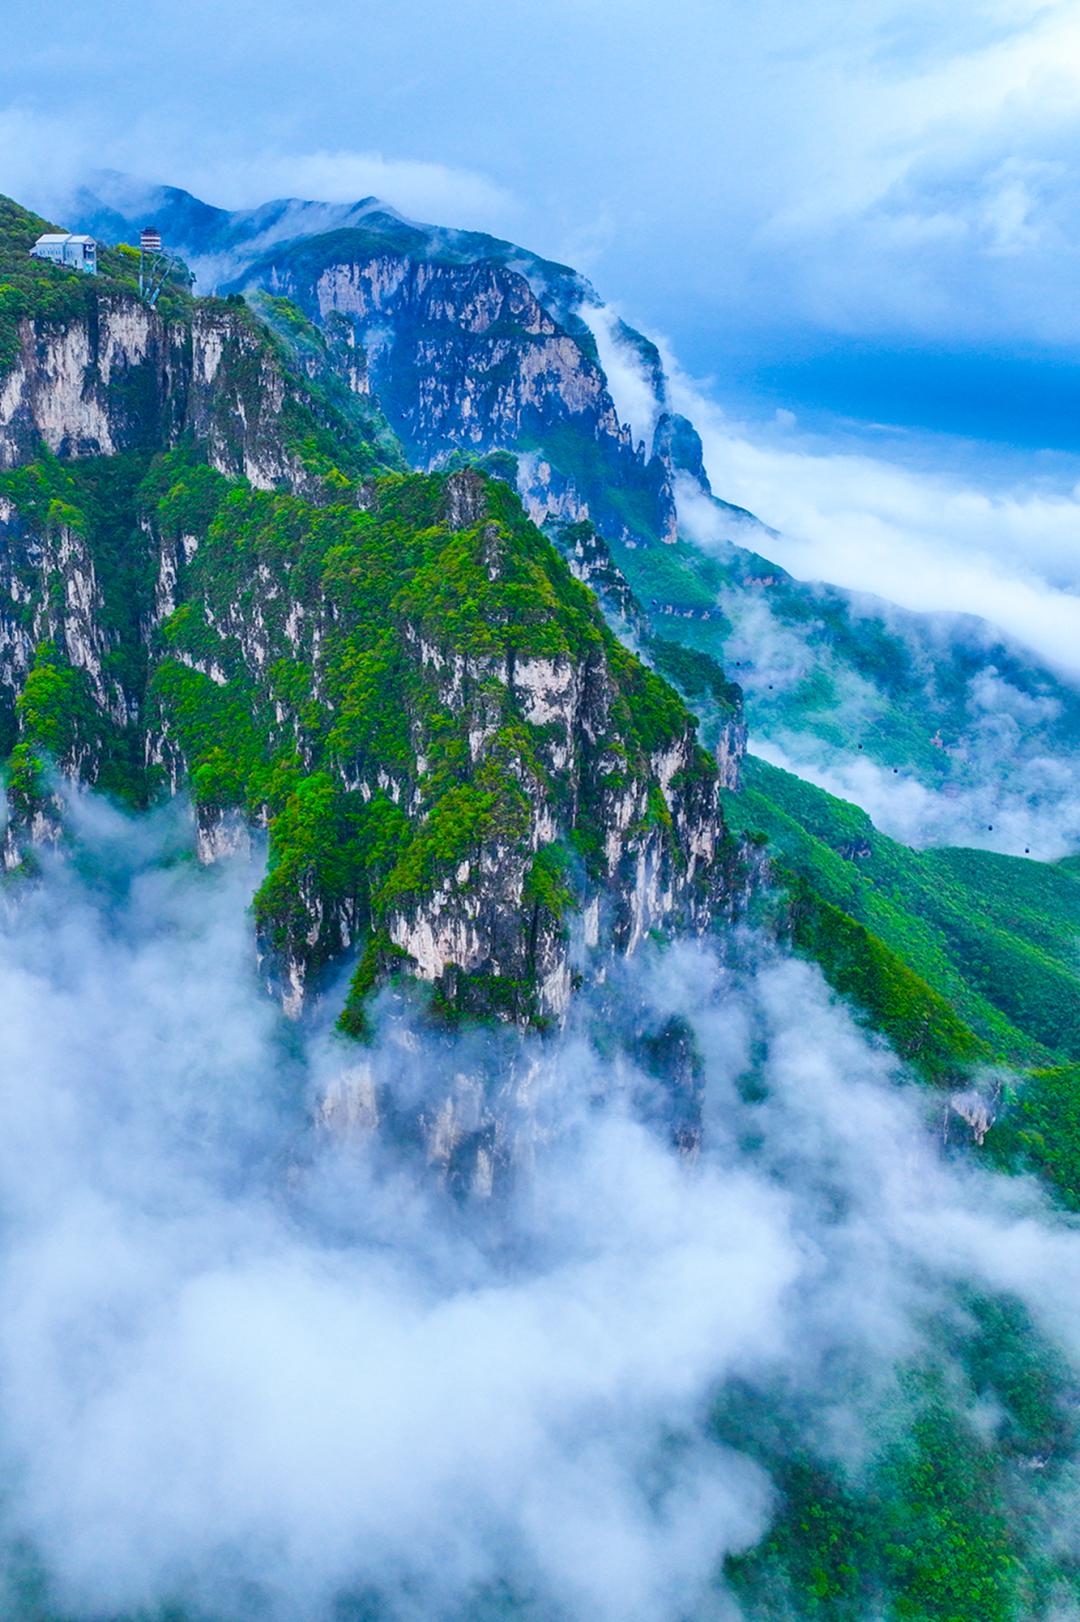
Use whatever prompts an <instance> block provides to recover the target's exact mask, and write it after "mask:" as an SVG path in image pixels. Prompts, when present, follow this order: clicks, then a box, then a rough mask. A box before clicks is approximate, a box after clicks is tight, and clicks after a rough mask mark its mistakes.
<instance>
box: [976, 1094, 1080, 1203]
mask: <svg viewBox="0 0 1080 1622" xmlns="http://www.w3.org/2000/svg"><path fill="white" fill-rule="evenodd" d="M986 1144H987V1149H988V1150H989V1152H990V1154H991V1155H992V1156H993V1157H994V1158H995V1159H996V1160H998V1162H999V1163H1000V1164H1003V1165H1006V1166H1010V1167H1013V1168H1014V1169H1017V1170H1021V1169H1023V1170H1028V1171H1034V1172H1037V1173H1038V1174H1039V1176H1041V1177H1043V1178H1045V1180H1046V1182H1047V1183H1048V1184H1049V1185H1050V1187H1051V1188H1052V1189H1053V1190H1054V1193H1055V1194H1056V1195H1057V1197H1058V1199H1059V1200H1060V1201H1061V1203H1062V1204H1063V1205H1064V1206H1066V1207H1067V1208H1068V1209H1069V1210H1070V1211H1078V1212H1080V1066H1077V1065H1060V1066H1057V1067H1055V1068H1054V1069H1050V1070H1034V1071H1032V1072H1031V1073H1030V1074H1029V1075H1027V1076H1025V1077H1023V1078H1020V1079H1019V1080H1017V1081H1014V1082H1012V1083H1010V1085H1009V1086H1008V1088H1007V1090H1006V1093H1005V1097H1004V1099H1003V1100H1002V1105H1001V1109H1000V1113H999V1115H998V1119H997V1120H996V1121H995V1123H994V1125H993V1127H992V1128H991V1131H990V1133H989V1135H988V1137H987V1140H986Z"/></svg>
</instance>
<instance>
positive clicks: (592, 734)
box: [148, 473, 740, 1021]
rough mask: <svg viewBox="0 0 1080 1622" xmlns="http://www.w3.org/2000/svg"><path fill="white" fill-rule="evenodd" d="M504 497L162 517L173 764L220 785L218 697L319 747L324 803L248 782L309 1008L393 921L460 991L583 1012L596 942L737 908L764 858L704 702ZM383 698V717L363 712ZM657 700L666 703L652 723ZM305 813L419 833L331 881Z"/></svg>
mask: <svg viewBox="0 0 1080 1622" xmlns="http://www.w3.org/2000/svg"><path fill="white" fill-rule="evenodd" d="M500 490H501V487H498V486H494V485H491V484H489V483H488V482H487V481H485V480H483V479H481V478H480V477H478V476H477V475H476V474H473V473H463V474H458V475H454V476H452V477H450V478H449V479H447V480H445V481H443V480H429V481H417V482H416V484H415V494H414V492H413V488H412V487H409V486H408V481H406V487H405V488H403V487H402V485H401V484H393V483H391V484H389V485H388V486H386V487H385V488H382V487H375V488H373V489H370V490H368V491H367V492H365V493H364V495H363V507H362V509H361V511H359V512H358V511H357V510H356V506H355V503H354V505H353V507H352V509H344V508H343V509H340V510H337V509H333V508H331V509H328V510H326V511H325V513H324V516H323V518H322V519H321V520H320V524H319V529H320V532H321V537H320V541H319V542H317V543H314V545H315V546H317V547H321V550H319V551H317V554H316V555H313V553H312V551H310V550H309V547H311V546H312V545H313V543H312V542H311V540H310V538H309V537H307V536H305V535H304V534H303V533H299V532H298V531H297V528H296V526H297V524H298V523H299V521H300V519H301V514H300V513H299V512H298V511H297V509H296V507H295V504H294V505H293V506H292V507H288V506H287V505H286V507H285V508H282V507H281V506H280V505H279V506H278V508H277V510H276V511H275V510H272V509H269V508H262V509H260V508H259V507H258V506H254V507H252V506H250V505H248V506H247V508H246V510H245V511H244V513H243V514H242V515H241V513H240V511H239V509H237V526H238V527H237V529H236V530H235V531H233V530H232V529H231V528H230V527H228V526H226V525H225V524H223V523H222V522H221V521H220V520H219V525H218V529H219V531H220V533H216V534H215V533H212V534H211V535H210V536H209V537H204V538H202V539H201V540H199V539H198V538H197V537H194V536H188V537H184V536H180V537H179V538H177V537H176V536H175V535H170V534H168V533H165V532H162V531H159V532H158V545H159V563H158V570H159V574H158V588H157V598H158V601H159V603H160V604H161V605H162V611H165V610H168V609H169V607H170V605H173V604H175V603H177V602H179V604H180V607H179V608H173V609H172V612H171V614H170V615H169V617H168V618H167V619H166V620H165V622H164V631H165V633H166V642H167V644H168V645H167V647H166V648H165V649H163V656H164V660H165V663H164V664H163V666H162V667H161V668H162V677H161V687H160V691H161V694H162V696H161V698H159V700H158V702H157V704H156V705H155V707H154V710H153V715H152V718H151V722H150V727H149V732H148V748H149V749H150V752H151V754H152V756H153V758H154V760H155V761H156V762H158V763H160V764H161V765H162V766H163V767H165V768H166V769H167V770H168V773H169V777H170V780H171V781H178V780H180V778H181V777H182V776H183V775H185V774H187V775H188V776H189V777H190V776H191V775H192V774H194V780H195V782H196V784H197V785H198V783H199V782H200V773H201V772H202V771H204V770H205V768H204V767H203V766H201V765H200V763H199V759H198V758H197V756H193V752H192V736H191V733H190V731H189V730H188V727H187V720H186V715H187V710H188V708H189V707H190V703H191V701H192V696H193V695H196V696H197V697H198V700H199V702H200V703H204V704H206V705H207V706H208V707H209V706H212V707H216V708H218V709H220V710H221V711H222V713H228V712H229V710H230V707H231V706H232V704H233V703H234V702H235V703H236V704H237V705H238V706H239V707H241V708H242V709H243V711H244V712H245V714H247V713H251V714H252V715H255V716H257V717H261V718H262V720H261V725H263V726H265V729H266V730H265V735H264V736H263V738H262V741H261V742H260V744H259V749H260V752H261V753H262V754H263V755H264V756H266V757H269V758H275V757H279V756H280V757H285V756H289V757H291V758H292V759H294V760H295V762H296V767H295V769H296V771H297V772H298V773H299V774H300V778H299V782H298V793H300V794H308V795H310V796H311V799H310V802H309V804H306V805H305V806H304V808H303V813H302V810H301V803H300V800H299V799H296V798H295V797H294V799H293V801H291V802H287V803H286V804H285V805H284V806H283V807H282V808H281V809H280V810H279V812H278V814H277V816H276V817H275V807H274V804H273V803H272V802H262V803H260V802H259V801H258V800H255V801H253V800H252V799H251V797H250V796H248V798H247V813H248V817H249V819H250V820H253V821H256V822H264V823H267V822H268V823H269V826H270V834H271V849H272V852H273V851H274V849H275V840H277V843H278V848H279V849H280V852H281V858H280V862H279V866H278V867H277V868H276V869H275V868H274V867H272V870H271V875H270V879H269V880H268V885H269V889H268V890H267V893H266V895H265V896H264V906H263V930H262V935H263V940H264V943H265V949H266V954H267V955H266V966H267V972H268V974H270V976H271V978H272V979H275V980H276V982H277V983H278V985H279V986H280V988H281V991H282V995H283V998H284V1001H285V1004H286V1006H287V1007H288V1008H289V1009H290V1010H291V1011H294V1012H298V1011H299V1010H300V1008H301V1007H302V1006H303V1003H304V1001H305V998H306V996H307V995H308V992H309V990H310V987H311V986H312V984H313V983H315V981H314V980H313V976H314V977H317V975H318V973H319V971H320V969H321V967H322V966H323V965H325V964H326V963H328V962H329V961H331V960H332V959H333V958H334V957H336V956H337V955H339V954H340V953H341V951H343V950H344V949H346V948H348V947H349V946H351V945H353V944H354V943H356V942H359V941H363V940H365V939H367V940H368V941H369V943H370V942H375V941H382V942H383V945H382V946H372V952H373V953H375V954H376V955H377V954H378V953H380V952H381V953H382V954H383V958H384V959H386V960H387V961H390V962H392V963H405V964H406V965H407V966H408V967H409V969H410V971H411V972H412V973H414V974H415V975H416V976H417V977H419V978H420V979H421V980H424V981H427V982H428V983H430V984H432V985H434V986H436V987H437V988H438V991H439V995H440V997H441V998H442V999H443V1000H444V1001H445V1002H446V1003H447V1004H448V1005H449V1006H452V1007H454V1008H457V1009H460V1010H462V1011H470V1010H472V1011H477V1012H491V1011H495V1012H497V1013H501V1014H503V1015H505V1016H506V1017H507V1018H511V1019H519V1018H525V1019H537V1020H540V1021H546V1020H550V1019H555V1020H559V1019H561V1018H562V1017H563V1015H564V1014H565V1012H566V1009H567V1006H568V1004H569V1000H570V994H571V988H572V984H573V979H574V973H575V968H574V964H575V953H577V954H578V955H579V956H580V953H581V952H582V951H584V952H585V953H586V954H588V953H589V952H590V951H600V952H601V955H602V954H603V953H604V952H612V951H614V952H616V953H629V952H632V951H633V950H634V949H635V948H636V947H637V946H638V945H639V943H640V942H641V941H642V939H643V938H644V937H645V935H646V934H648V932H649V931H650V930H653V929H668V928H675V927H679V928H687V929H691V930H701V929H705V928H707V927H709V926H710V924H711V923H713V922H715V921H716V919H717V918H719V917H722V916H725V915H726V914H727V913H728V912H729V911H730V909H731V906H732V905H733V895H734V890H735V888H736V881H735V878H734V874H735V872H736V869H737V868H738V865H739V861H740V855H739V852H738V850H737V849H736V847H735V845H734V843H733V842H732V841H731V840H730V839H729V838H728V837H727V836H726V835H725V831H724V825H723V819H722V816H721V813H720V807H719V786H720V779H719V775H718V773H717V770H716V767H715V764H714V762H713V761H712V760H711V759H710V757H708V756H707V755H706V754H705V753H704V751H703V750H702V749H701V747H700V745H699V744H698V742H697V739H696V737H695V731H694V722H693V720H692V717H691V716H690V715H689V713H688V712H687V711H686V710H685V709H684V708H683V707H682V706H681V705H680V704H679V703H678V701H677V700H676V699H675V696H674V694H673V693H671V692H670V689H666V688H664V686H663V684H662V683H661V682H660V681H659V679H658V678H656V677H653V676H652V675H651V674H650V673H649V672H648V671H647V669H645V667H643V666H642V665H640V664H639V662H638V661H637V660H635V659H634V658H633V656H631V655H629V654H627V653H626V651H625V650H624V649H622V648H620V647H619V645H618V644H617V643H616V642H615V641H614V639H613V638H612V637H611V635H610V633H608V632H607V631H606V630H605V628H604V626H603V622H602V620H601V618H600V616H599V612H598V609H597V607H596V605H595V602H594V601H593V600H592V599H591V598H590V597H589V596H588V595H587V594H586V593H584V592H583V591H581V590H580V588H576V587H575V586H574V583H573V582H572V580H571V579H570V577H569V575H568V573H567V571H566V570H565V568H564V566H563V565H562V564H561V563H560V561H559V559H558V558H557V556H556V554H555V553H554V551H553V550H552V549H551V548H550V547H549V546H548V545H547V543H545V542H544V541H543V540H542V538H541V537H540V536H539V534H538V533H537V532H536V531H535V530H534V529H533V528H532V526H531V525H528V524H526V522H525V520H524V519H523V517H522V516H521V514H520V508H517V509H516V510H517V512H518V518H517V519H516V520H514V519H513V518H512V516H511V515H512V512H513V510H514V508H515V503H514V502H513V498H512V497H511V496H510V495H509V493H508V492H503V493H501V494H500ZM406 499H407V500H408V502H409V505H410V511H411V512H412V514H413V519H414V522H416V523H418V524H422V528H421V530H420V533H421V535H422V537H423V539H422V542H419V543H411V544H410V545H408V546H406V548H405V550H404V551H403V552H400V553H399V554H398V556H397V558H396V577H395V579H394V580H392V581H391V582H390V583H389V587H388V588H387V590H386V593H385V595H379V596H378V597H377V601H373V600H371V599H370V598H369V596H368V592H369V589H370V587H369V579H370V573H371V571H372V569H374V568H375V566H376V565H375V559H376V558H378V557H380V556H381V555H382V548H383V545H384V544H385V538H389V537H390V536H391V535H396V534H398V533H399V530H398V528H397V523H398V516H399V512H400V509H401V504H402V502H403V501H404V500H406ZM225 516H226V514H225V513H223V518H224V517H225ZM283 524H284V525H287V526H288V528H290V529H291V530H292V532H293V535H294V537H295V539H294V541H293V542H291V543H290V545H289V546H288V547H287V549H286V551H285V553H284V554H282V553H281V552H280V551H279V550H278V549H277V548H276V547H274V546H271V545H270V537H271V535H272V534H274V533H278V532H281V530H282V526H283ZM234 535H235V540H234ZM241 536H242V537H243V538H242V539H241ZM263 537H265V539H264V538H263ZM237 544H239V545H240V546H241V547H242V553H241V555H240V556H239V557H238V556H237V552H236V545H237ZM223 555H227V557H228V560H229V573H228V574H226V572H225V569H224V568H223V567H221V566H220V564H219V560H220V559H221V557H222V556H223ZM346 559H348V560H349V561H348V562H347V563H346ZM316 563H317V566H315V565H316ZM328 568H329V572H328ZM448 581H450V582H452V584H450V585H449V586H448V585H447V582H448ZM379 589H380V590H381V588H379ZM478 599H479V600H481V601H482V610H481V613H480V616H479V618H478V619H477V620H473V618H472V611H473V608H474V606H475V605H476V603H477V600H478ZM369 615H370V625H371V631H370V632H366V633H364V634H363V635H361V636H359V637H358V635H357V629H356V621H357V619H366V618H367V617H368V616H369ZM481 620H482V623H481ZM373 644H374V645H373ZM292 671H296V672H299V671H302V672H304V680H305V691H306V694H307V700H306V715H304V714H303V712H302V711H301V710H300V709H299V708H298V706H297V704H296V703H295V702H287V701H285V699H284V698H283V696H282V694H283V688H285V687H287V686H288V685H289V682H288V680H287V672H292ZM181 672H182V680H181V679H180V673H181ZM178 681H179V686H178V685H177V683H178ZM360 690H362V692H363V694H364V700H365V703H370V704H371V705H373V706H375V707H377V708H378V709H379V711H380V713H379V715H378V716H377V717H375V716H373V715H370V714H367V713H363V714H361V713H358V712H357V711H356V709H355V700H356V697H357V695H358V692H359V691H360ZM181 694H182V695H183V702H180V701H179V698H180V695H181ZM635 704H640V705H641V706H642V707H643V708H644V709H646V710H649V709H650V708H651V709H655V711H656V714H655V716H653V717H652V718H651V719H649V720H648V721H647V723H645V722H643V719H642V717H641V716H640V715H636V714H635V713H634V711H635ZM322 709H324V711H325V713H324V714H320V713H319V712H320V710H322ZM246 745H247V739H246V738H245V737H244V736H242V735H240V734H238V736H237V739H236V744H235V747H236V748H237V749H238V750H243V749H244V748H245V747H246ZM212 752H213V744H212V743H211V745H210V749H209V753H211V754H212ZM450 763H452V765H450ZM227 798H228V796H227V795H223V794H222V793H221V792H220V790H218V789H217V788H215V787H211V788H209V789H208V790H207V792H206V793H205V794H204V795H203V796H202V798H201V802H200V805H199V829H200V851H201V853H202V854H203V855H204V857H207V858H213V857H216V856H217V855H218V854H220V853H222V852H225V851H228V850H232V849H235V848H236V847H237V844H238V842H241V841H242V839H243V837H244V836H243V829H242V819H241V818H239V817H238V815H237V812H236V810H234V809H232V808H230V806H229V805H228V803H227ZM302 814H303V815H304V816H307V815H309V814H310V815H315V814H317V815H318V816H319V817H321V818H324V819H325V826H326V829H327V835H328V837H329V836H330V831H331V830H337V837H338V838H340V839H341V840H342V842H343V848H344V846H347V845H348V844H349V842H350V840H351V841H352V842H353V843H354V844H355V846H356V848H357V849H366V848H367V840H368V838H369V835H368V834H367V832H366V831H365V830H366V829H368V828H372V829H374V828H376V827H378V829H379V830H380V832H379V834H378V840H379V843H380V846H382V844H383V842H384V830H393V832H392V835H390V836H387V837H388V838H389V848H388V849H387V853H386V855H385V865H384V867H383V868H382V870H381V873H380V875H379V878H378V880H377V881H373V877H372V872H371V867H370V864H369V865H368V866H367V867H365V868H364V869H363V870H362V871H361V870H360V868H359V867H357V868H356V869H355V870H353V869H352V868H351V867H350V866H349V859H345V858H343V864H344V865H343V866H342V867H341V869H340V871H336V872H334V873H331V872H330V871H329V867H328V863H327V862H326V861H325V860H324V857H325V855H326V853H325V852H319V851H311V850H310V849H308V848H307V847H306V846H304V835H303V834H302V832H298V833H297V834H296V835H295V836H294V833H293V831H292V830H293V824H294V823H299V821H300V819H301V815H302ZM294 837H295V838H296V839H297V841H298V843H299V845H300V846H301V847H302V848H301V849H300V850H299V851H298V852H297V856H298V859H297V861H296V863H295V865H294V866H290V865H289V864H290V863H291V862H292V854H293V853H292V851H291V849H290V845H291V842H292V841H293V839H294ZM370 837H371V838H374V837H375V836H374V835H371V836H370ZM333 854H336V853H333ZM286 870H287V871H288V880H287V883H286V881H285V879H284V877H283V876H282V875H284V873H285V872H286ZM275 875H278V877H277V878H276V877H275ZM380 961H381V960H380ZM378 966H379V965H378V964H377V963H376V961H375V959H374V958H373V959H372V970H371V972H372V976H373V979H374V978H377V977H378V976H377V973H376V969H377V967H378ZM382 966H385V964H383V965H382Z"/></svg>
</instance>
